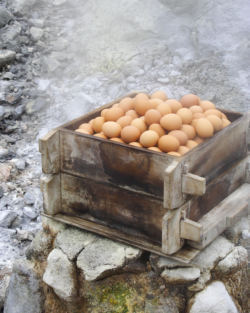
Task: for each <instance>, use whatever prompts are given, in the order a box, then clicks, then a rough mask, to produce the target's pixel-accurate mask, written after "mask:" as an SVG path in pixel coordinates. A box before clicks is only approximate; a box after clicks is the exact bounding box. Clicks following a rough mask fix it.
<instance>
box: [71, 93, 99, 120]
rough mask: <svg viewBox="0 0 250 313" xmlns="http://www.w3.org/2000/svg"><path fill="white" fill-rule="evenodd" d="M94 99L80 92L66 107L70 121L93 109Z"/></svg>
mask: <svg viewBox="0 0 250 313" xmlns="http://www.w3.org/2000/svg"><path fill="white" fill-rule="evenodd" d="M93 104H94V102H93V99H92V98H91V97H89V96H88V95H86V94H85V93H83V92H78V93H77V94H76V96H75V98H74V99H73V100H71V101H70V102H69V103H68V104H67V106H66V107H65V110H66V114H67V117H68V120H73V119H74V118H77V117H79V116H81V115H83V114H86V113H87V112H89V111H91V110H92V109H93Z"/></svg>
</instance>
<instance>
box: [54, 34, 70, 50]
mask: <svg viewBox="0 0 250 313" xmlns="http://www.w3.org/2000/svg"><path fill="white" fill-rule="evenodd" d="M68 44H69V43H68V40H66V39H65V38H62V37H60V38H58V39H57V41H56V42H55V43H54V47H53V49H54V50H56V51H62V50H64V49H65V48H67V46H68Z"/></svg>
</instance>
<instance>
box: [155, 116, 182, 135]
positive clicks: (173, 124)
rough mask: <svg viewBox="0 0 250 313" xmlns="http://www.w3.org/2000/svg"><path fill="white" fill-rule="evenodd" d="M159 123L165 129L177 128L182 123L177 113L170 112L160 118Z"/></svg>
mask: <svg viewBox="0 0 250 313" xmlns="http://www.w3.org/2000/svg"><path fill="white" fill-rule="evenodd" d="M160 124H161V126H162V127H163V128H164V129H166V130H169V131H171V130H178V129H180V127H181V125H182V119H181V118H180V117H179V115H177V114H173V113H170V114H167V115H164V116H163V117H162V118H161V120H160Z"/></svg>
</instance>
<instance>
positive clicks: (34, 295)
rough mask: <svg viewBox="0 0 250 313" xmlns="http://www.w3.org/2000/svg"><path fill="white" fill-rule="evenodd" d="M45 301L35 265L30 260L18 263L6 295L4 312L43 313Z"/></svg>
mask: <svg viewBox="0 0 250 313" xmlns="http://www.w3.org/2000/svg"><path fill="white" fill-rule="evenodd" d="M44 300H45V298H44V294H43V289H42V284H41V279H40V277H39V276H38V274H37V273H36V271H35V267H34V264H33V263H31V262H30V261H28V260H18V261H16V262H15V263H14V264H13V271H12V275H11V277H10V283H9V287H8V289H7V293H6V301H5V305H4V312H5V313H17V312H25V313H34V312H36V313H42V312H44V310H43V305H44Z"/></svg>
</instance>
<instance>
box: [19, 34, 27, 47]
mask: <svg viewBox="0 0 250 313" xmlns="http://www.w3.org/2000/svg"><path fill="white" fill-rule="evenodd" d="M19 42H20V43H25V44H26V45H27V44H28V43H29V38H28V37H27V36H19Z"/></svg>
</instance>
